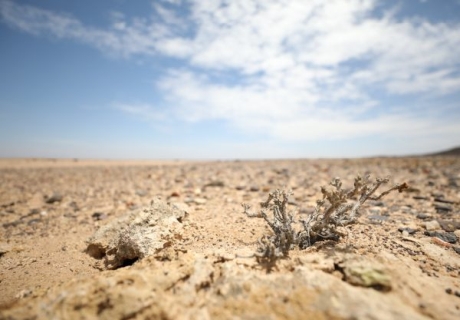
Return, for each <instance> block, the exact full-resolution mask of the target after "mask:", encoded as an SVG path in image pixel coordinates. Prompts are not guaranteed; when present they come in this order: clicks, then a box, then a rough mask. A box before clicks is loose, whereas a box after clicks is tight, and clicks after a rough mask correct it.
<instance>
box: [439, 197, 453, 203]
mask: <svg viewBox="0 0 460 320" xmlns="http://www.w3.org/2000/svg"><path fill="white" fill-rule="evenodd" d="M434 201H436V202H442V203H448V204H455V201H453V200H448V199H444V198H434Z"/></svg>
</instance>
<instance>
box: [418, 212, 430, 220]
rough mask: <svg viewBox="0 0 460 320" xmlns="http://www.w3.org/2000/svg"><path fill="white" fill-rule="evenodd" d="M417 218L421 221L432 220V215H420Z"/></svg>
mask: <svg viewBox="0 0 460 320" xmlns="http://www.w3.org/2000/svg"><path fill="white" fill-rule="evenodd" d="M416 217H417V219H420V220H427V219H431V215H429V214H426V213H419V214H418V215H417V216H416Z"/></svg>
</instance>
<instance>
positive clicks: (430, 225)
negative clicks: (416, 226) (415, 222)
mask: <svg viewBox="0 0 460 320" xmlns="http://www.w3.org/2000/svg"><path fill="white" fill-rule="evenodd" d="M440 228H441V226H440V225H439V223H438V221H436V220H432V221H427V222H425V229H426V230H428V231H432V230H438V229H440Z"/></svg>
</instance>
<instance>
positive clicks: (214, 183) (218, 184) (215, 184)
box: [204, 180, 225, 188]
mask: <svg viewBox="0 0 460 320" xmlns="http://www.w3.org/2000/svg"><path fill="white" fill-rule="evenodd" d="M224 186H225V183H224V182H223V181H220V180H215V181H211V182H209V183H207V184H205V185H204V188H206V187H219V188H221V187H224Z"/></svg>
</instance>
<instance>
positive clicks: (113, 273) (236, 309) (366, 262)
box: [0, 156, 460, 319]
mask: <svg viewBox="0 0 460 320" xmlns="http://www.w3.org/2000/svg"><path fill="white" fill-rule="evenodd" d="M358 174H360V175H361V176H365V175H367V174H370V176H371V179H375V178H377V177H387V176H389V177H390V181H389V183H388V184H386V185H384V186H381V188H380V189H379V190H378V191H377V192H376V194H378V193H380V192H382V191H384V190H386V189H388V188H389V187H391V186H392V185H393V184H396V183H403V182H406V183H407V185H408V188H406V189H404V190H402V192H398V191H394V192H391V193H389V194H388V195H386V196H385V197H383V198H382V199H379V200H369V201H367V202H365V203H364V205H362V206H361V208H360V209H359V217H358V219H357V221H356V223H354V224H350V225H346V226H339V227H338V230H339V231H340V234H341V236H340V238H338V239H324V240H322V241H316V242H315V243H314V244H313V245H311V246H309V247H307V248H305V249H301V248H298V247H297V248H293V249H292V250H291V251H289V255H288V256H286V257H279V258H278V259H275V261H274V264H272V265H270V266H268V265H267V264H266V263H263V261H262V260H261V259H259V258H256V257H254V256H253V254H254V252H256V250H257V248H258V240H259V239H260V238H261V237H263V236H264V235H271V232H272V231H271V229H270V227H269V226H268V224H267V223H266V222H265V221H264V219H262V218H257V217H256V218H250V217H248V216H247V215H246V214H245V213H244V212H243V207H242V203H245V204H248V205H251V207H252V209H251V210H253V211H254V212H258V211H259V210H260V206H261V202H264V201H265V200H267V197H268V194H269V192H272V191H274V190H276V189H281V190H288V189H290V190H292V193H293V194H292V196H291V197H290V199H289V202H288V208H289V210H290V211H291V212H292V213H293V216H294V226H295V228H299V230H301V223H299V221H300V220H302V219H307V218H308V217H309V216H310V215H311V214H312V213H313V212H314V211H315V206H316V201H317V200H320V199H322V197H323V194H322V192H321V186H326V185H328V184H329V182H330V181H331V180H332V179H333V178H335V177H340V179H341V181H342V183H343V188H344V189H350V188H352V187H353V183H354V179H355V177H356V176H357V175H358ZM379 191H380V192H379ZM459 237H460V157H455V156H451V157H449V156H439V157H417V158H416V157H414V158H369V159H343V160H324V159H318V160H276V161H214V162H205V161H99V160H94V161H91V160H77V159H75V160H72V159H71V160H46V159H3V160H0V305H1V306H0V319H460V239H459Z"/></svg>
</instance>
